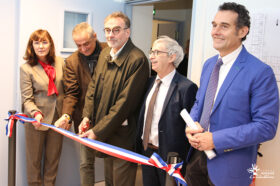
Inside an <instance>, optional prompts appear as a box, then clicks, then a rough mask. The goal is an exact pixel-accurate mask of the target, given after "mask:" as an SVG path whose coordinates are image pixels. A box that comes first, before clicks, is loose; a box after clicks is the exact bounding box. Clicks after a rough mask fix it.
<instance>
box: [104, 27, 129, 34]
mask: <svg viewBox="0 0 280 186" xmlns="http://www.w3.org/2000/svg"><path fill="white" fill-rule="evenodd" d="M126 29H128V28H127V27H124V28H122V27H120V26H116V27H114V28H112V29H111V28H104V29H103V31H104V33H105V34H106V35H110V34H111V33H112V34H113V35H118V34H119V33H120V32H121V30H126Z"/></svg>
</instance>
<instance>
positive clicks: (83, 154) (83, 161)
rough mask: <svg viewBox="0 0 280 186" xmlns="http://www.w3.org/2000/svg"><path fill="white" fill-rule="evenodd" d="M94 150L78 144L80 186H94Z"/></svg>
mask: <svg viewBox="0 0 280 186" xmlns="http://www.w3.org/2000/svg"><path fill="white" fill-rule="evenodd" d="M95 152H96V151H95V150H94V149H91V148H89V147H87V146H85V145H82V144H81V145H80V179H81V186H94V183H95V169H94V163H95Z"/></svg>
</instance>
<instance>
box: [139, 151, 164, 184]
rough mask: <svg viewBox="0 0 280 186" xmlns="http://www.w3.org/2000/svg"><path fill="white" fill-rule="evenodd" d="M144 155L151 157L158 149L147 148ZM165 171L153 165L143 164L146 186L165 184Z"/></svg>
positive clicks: (143, 176)
mask: <svg viewBox="0 0 280 186" xmlns="http://www.w3.org/2000/svg"><path fill="white" fill-rule="evenodd" d="M142 152H143V153H142V154H143V155H144V156H147V157H151V155H152V154H153V153H154V152H156V153H157V150H156V149H151V148H149V147H148V148H147V150H146V151H145V150H144V149H143V151H142ZM165 175H166V173H165V171H164V170H162V169H159V168H156V167H153V166H149V165H142V178H143V185H144V186H165Z"/></svg>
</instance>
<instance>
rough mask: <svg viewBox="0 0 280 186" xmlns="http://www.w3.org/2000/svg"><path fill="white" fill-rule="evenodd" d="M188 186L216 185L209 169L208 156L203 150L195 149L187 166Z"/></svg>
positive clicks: (186, 177)
mask: <svg viewBox="0 0 280 186" xmlns="http://www.w3.org/2000/svg"><path fill="white" fill-rule="evenodd" d="M185 179H186V181H187V183H188V186H214V184H213V183H212V182H211V180H210V178H209V175H208V170H207V157H206V155H205V153H204V152H203V151H198V150H194V151H193V154H192V156H191V158H190V161H189V163H188V164H187V168H186V176H185Z"/></svg>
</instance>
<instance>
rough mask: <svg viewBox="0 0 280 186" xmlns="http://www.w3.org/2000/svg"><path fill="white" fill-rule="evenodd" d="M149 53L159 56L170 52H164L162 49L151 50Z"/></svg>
mask: <svg viewBox="0 0 280 186" xmlns="http://www.w3.org/2000/svg"><path fill="white" fill-rule="evenodd" d="M149 54H150V56H151V55H154V56H158V55H159V54H169V52H164V51H160V50H150V52H149Z"/></svg>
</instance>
